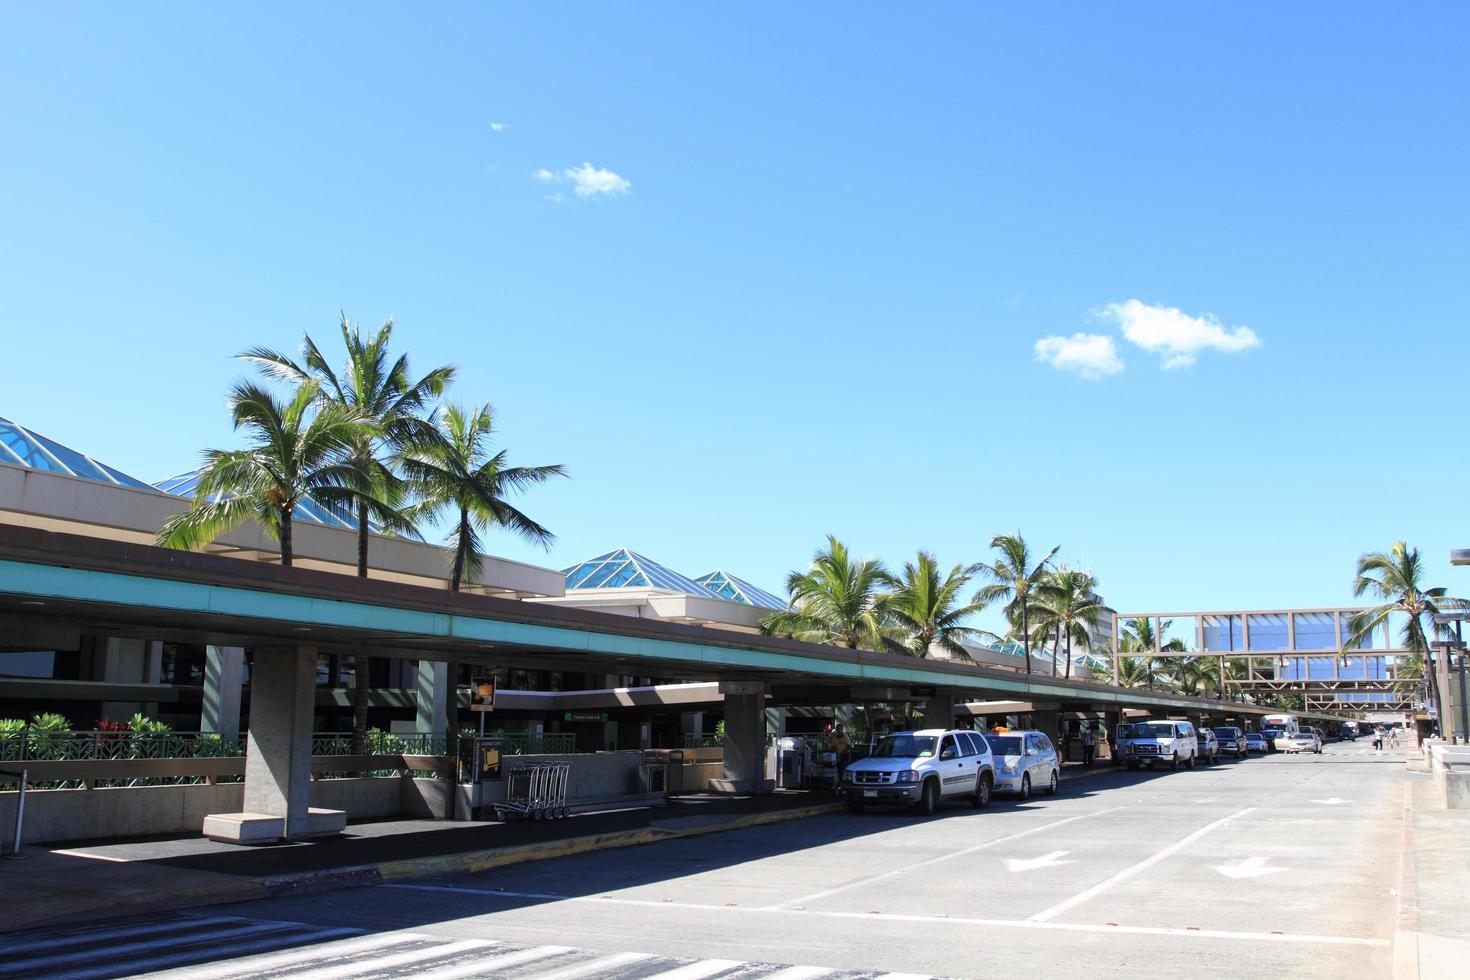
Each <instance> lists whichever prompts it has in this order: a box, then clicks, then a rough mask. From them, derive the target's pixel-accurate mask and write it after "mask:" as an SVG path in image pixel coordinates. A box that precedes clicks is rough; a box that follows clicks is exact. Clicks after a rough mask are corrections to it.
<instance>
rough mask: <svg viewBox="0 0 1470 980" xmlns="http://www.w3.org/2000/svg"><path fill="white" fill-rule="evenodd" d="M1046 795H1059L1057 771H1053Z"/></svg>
mask: <svg viewBox="0 0 1470 980" xmlns="http://www.w3.org/2000/svg"><path fill="white" fill-rule="evenodd" d="M1046 794H1047V795H1048V796H1056V795H1057V771H1056V770H1055V769H1053V770H1052V771H1051V782H1049V783H1047V784H1046Z"/></svg>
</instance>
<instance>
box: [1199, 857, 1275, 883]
mask: <svg viewBox="0 0 1470 980" xmlns="http://www.w3.org/2000/svg"><path fill="white" fill-rule="evenodd" d="M1270 864H1271V859H1270V858H1263V857H1251V858H1246V859H1245V860H1244V861H1242V862H1240V863H1239V864H1216V865H1212V866H1211V867H1212V868H1213V870H1215V871H1218V872H1220V873H1221V874H1222V875H1224V876H1225V877H1227V878H1259V877H1261V876H1262V875H1274V874H1278V873H1280V872H1282V871H1290V870H1291V869H1290V868H1273V867H1270Z"/></svg>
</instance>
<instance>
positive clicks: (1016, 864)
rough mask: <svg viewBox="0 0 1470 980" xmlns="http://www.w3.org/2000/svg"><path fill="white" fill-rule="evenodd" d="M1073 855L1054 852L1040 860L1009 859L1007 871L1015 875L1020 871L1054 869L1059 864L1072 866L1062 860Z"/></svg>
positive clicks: (1065, 852)
mask: <svg viewBox="0 0 1470 980" xmlns="http://www.w3.org/2000/svg"><path fill="white" fill-rule="evenodd" d="M1071 853H1072V852H1071V851H1052V852H1051V853H1050V854H1043V855H1042V856H1041V857H1038V858H1026V859H1022V858H1009V859H1007V860H1006V870H1007V871H1009V872H1010V873H1011V874H1015V873H1016V872H1018V871H1034V870H1036V869H1037V868H1054V867H1056V866H1057V865H1059V864H1072V863H1073V862H1071V861H1062V860H1060V859H1061V858H1062V857H1065V856H1066V855H1068V854H1071Z"/></svg>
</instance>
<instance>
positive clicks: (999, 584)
mask: <svg viewBox="0 0 1470 980" xmlns="http://www.w3.org/2000/svg"><path fill="white" fill-rule="evenodd" d="M990 547H992V548H994V549H995V550H997V551H999V552H1000V557H999V558H998V559H996V561H995V562H993V563H992V564H989V565H981V566H979V568H978V569H977V571H978V572H979V573H980V574H981V575H984V576H985V577H986V578H989V579H990V580H991V581H990V584H989V585H986V586H984V587H983V588H981V589H980V591H979V592H976V593H975V598H974V599H973V600H972V601H973V602H975V603H977V604H979V605H981V606H988V605H990V604H991V603H993V602H1005V603H1006V607H1005V613H1006V616H1007V618H1009V619H1010V620H1011V622H1013V623H1019V624H1020V627H1021V645H1022V647H1023V649H1024V651H1025V654H1026V673H1028V674H1029V673H1031V606H1032V596H1031V593H1032V590H1033V589H1035V587H1036V584H1037V583H1038V582H1039V581H1041V577H1042V575H1044V574H1045V573H1046V567H1047V565H1048V564H1049V563H1050V562H1051V560H1052V558H1053V557H1054V556H1055V555H1056V553H1057V550H1058V548H1060V547H1061V546H1060V545H1058V546H1057V548H1053V549H1051V551H1048V552H1047V553H1046V557H1045V558H1043V559H1041V560H1040V561H1039V562H1037V563H1036V564H1035V565H1033V564H1031V551H1030V549H1029V548H1027V546H1026V542H1025V540H1024V539H1023V538H1022V537H1021V535H1020V534H997V535H996V536H995V537H994V538H992V539H991V541H990Z"/></svg>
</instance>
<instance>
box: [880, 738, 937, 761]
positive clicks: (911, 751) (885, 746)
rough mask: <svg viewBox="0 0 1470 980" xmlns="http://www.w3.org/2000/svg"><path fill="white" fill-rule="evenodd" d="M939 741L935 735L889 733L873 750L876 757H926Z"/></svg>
mask: <svg viewBox="0 0 1470 980" xmlns="http://www.w3.org/2000/svg"><path fill="white" fill-rule="evenodd" d="M938 741H939V739H937V738H935V737H934V736H933V735H889V736H888V737H887V738H885V739H884V740H883V741H881V742H879V743H878V747H877V748H876V749H874V750H873V758H875V759H924V758H927V757H929V756H931V755H933V754H934V746H935V744H936V743H937V742H938Z"/></svg>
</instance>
